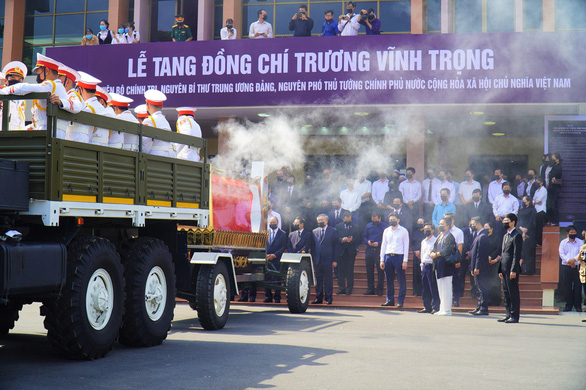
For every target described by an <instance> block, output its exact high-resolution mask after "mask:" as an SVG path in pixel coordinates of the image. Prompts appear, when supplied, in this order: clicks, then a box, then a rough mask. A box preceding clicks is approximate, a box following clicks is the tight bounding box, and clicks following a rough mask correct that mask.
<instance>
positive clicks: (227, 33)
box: [220, 19, 237, 41]
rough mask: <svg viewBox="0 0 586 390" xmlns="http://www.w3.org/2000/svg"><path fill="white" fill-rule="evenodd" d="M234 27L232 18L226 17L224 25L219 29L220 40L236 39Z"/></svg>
mask: <svg viewBox="0 0 586 390" xmlns="http://www.w3.org/2000/svg"><path fill="white" fill-rule="evenodd" d="M236 33H237V32H236V29H235V28H234V20H232V19H226V27H224V28H222V29H221V30H220V39H222V41H224V40H227V39H236Z"/></svg>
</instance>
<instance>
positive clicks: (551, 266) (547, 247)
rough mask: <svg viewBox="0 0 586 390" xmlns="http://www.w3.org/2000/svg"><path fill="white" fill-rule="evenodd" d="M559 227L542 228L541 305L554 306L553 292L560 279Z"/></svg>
mask: <svg viewBox="0 0 586 390" xmlns="http://www.w3.org/2000/svg"><path fill="white" fill-rule="evenodd" d="M559 246H560V229H559V228H558V227H555V226H546V227H544V228H543V245H542V246H541V288H542V290H543V298H542V305H543V307H549V308H553V307H554V303H555V301H554V292H555V289H556V288H557V287H558V283H559V281H560V258H559Z"/></svg>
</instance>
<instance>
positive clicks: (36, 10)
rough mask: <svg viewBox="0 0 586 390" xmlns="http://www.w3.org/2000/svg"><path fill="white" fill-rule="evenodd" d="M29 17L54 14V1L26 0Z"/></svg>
mask: <svg viewBox="0 0 586 390" xmlns="http://www.w3.org/2000/svg"><path fill="white" fill-rule="evenodd" d="M25 9H26V11H25V13H26V14H27V15H43V14H52V13H53V10H54V9H55V1H54V0H26V8H25Z"/></svg>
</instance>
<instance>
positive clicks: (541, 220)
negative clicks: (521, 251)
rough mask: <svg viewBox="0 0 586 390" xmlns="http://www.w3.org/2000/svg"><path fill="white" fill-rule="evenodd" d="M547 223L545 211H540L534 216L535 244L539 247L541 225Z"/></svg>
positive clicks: (541, 240)
mask: <svg viewBox="0 0 586 390" xmlns="http://www.w3.org/2000/svg"><path fill="white" fill-rule="evenodd" d="M546 221H547V214H546V213H545V211H540V212H538V213H537V215H536V216H535V242H536V243H537V244H539V245H541V244H542V243H543V225H545V222H546Z"/></svg>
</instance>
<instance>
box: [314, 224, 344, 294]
mask: <svg viewBox="0 0 586 390" xmlns="http://www.w3.org/2000/svg"><path fill="white" fill-rule="evenodd" d="M328 219H329V218H328V216H327V215H325V214H320V215H318V217H317V226H318V227H317V228H315V229H313V248H312V249H311V256H312V258H313V266H314V269H315V278H316V280H317V285H316V286H315V294H316V298H315V300H314V301H313V302H312V303H313V304H318V303H323V299H324V293H325V299H326V303H327V304H328V305H331V304H332V301H333V290H334V281H333V278H332V267H335V266H336V265H337V263H336V260H337V258H338V231H337V230H336V228H333V227H331V226H329V225H328Z"/></svg>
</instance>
